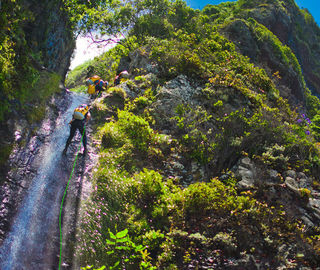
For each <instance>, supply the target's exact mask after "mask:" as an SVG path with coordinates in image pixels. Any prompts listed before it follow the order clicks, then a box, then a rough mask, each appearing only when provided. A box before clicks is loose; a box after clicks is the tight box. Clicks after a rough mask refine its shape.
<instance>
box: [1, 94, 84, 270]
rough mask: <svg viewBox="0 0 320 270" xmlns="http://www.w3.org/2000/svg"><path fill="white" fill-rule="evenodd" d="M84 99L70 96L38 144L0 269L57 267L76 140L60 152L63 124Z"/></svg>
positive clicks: (65, 128) (66, 129) (64, 134)
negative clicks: (35, 167) (65, 152)
mask: <svg viewBox="0 0 320 270" xmlns="http://www.w3.org/2000/svg"><path fill="white" fill-rule="evenodd" d="M85 102H87V96H85V95H75V94H74V95H72V103H71V105H70V106H69V108H68V110H66V111H65V113H63V114H62V115H61V116H60V117H58V118H57V119H56V125H55V126H56V128H55V130H54V131H53V132H52V134H51V135H50V136H48V137H47V138H46V142H45V143H44V144H43V145H42V146H41V149H40V151H39V152H38V154H37V156H36V158H35V161H34V162H38V163H39V167H38V170H37V173H36V176H35V177H34V178H33V180H32V183H31V184H30V187H29V190H28V192H27V194H26V196H25V198H24V200H23V202H22V203H21V204H20V209H19V210H18V213H17V215H16V217H15V219H14V222H13V225H12V228H11V230H10V232H9V233H8V234H7V237H6V239H5V240H4V242H3V244H2V246H1V247H0V269H1V270H13V269H17V270H18V269H19V270H22V269H23V270H28V269H57V265H58V260H59V258H58V254H59V243H60V240H59V226H58V219H59V210H60V204H61V199H62V195H63V192H64V189H65V187H66V184H67V181H68V179H69V176H70V173H71V170H72V166H73V160H74V154H75V152H76V151H74V153H73V150H75V149H77V148H76V147H78V145H79V140H80V139H79V138H78V144H77V145H75V144H74V146H73V149H70V150H69V154H68V155H67V157H63V156H62V155H61V153H62V150H63V148H64V145H65V142H66V138H67V136H68V134H69V126H68V125H67V123H68V122H69V121H70V118H71V115H72V112H73V110H74V108H75V107H76V106H78V105H79V104H81V103H85ZM80 163H81V160H80ZM82 163H83V162H82ZM68 211H69V210H68V209H65V211H64V212H65V213H66V214H65V215H69V213H68ZM70 211H71V212H72V211H73V212H74V211H76V210H75V209H70ZM71 214H72V213H71ZM73 214H74V213H73Z"/></svg>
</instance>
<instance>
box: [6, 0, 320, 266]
mask: <svg viewBox="0 0 320 270" xmlns="http://www.w3.org/2000/svg"><path fill="white" fill-rule="evenodd" d="M18 4H20V2H18ZM64 4H65V5H64V10H65V11H66V12H67V13H68V16H69V18H70V27H71V29H72V30H73V31H79V32H81V33H84V34H85V33H90V32H91V31H92V30H96V29H100V31H101V35H104V34H108V35H111V36H113V37H114V38H115V40H113V41H117V42H118V45H117V46H116V47H114V48H113V49H111V50H109V51H108V52H106V53H105V54H103V55H102V56H100V57H98V58H96V59H94V60H93V61H88V62H86V63H84V64H83V65H81V66H79V67H77V68H76V69H75V70H73V71H72V72H70V73H69V74H68V78H67V85H68V87H70V88H73V90H75V91H85V90H86V87H85V86H84V85H83V84H84V80H85V79H86V77H87V76H88V75H89V74H90V73H91V74H92V73H94V74H97V75H99V76H100V77H102V78H103V79H104V80H108V81H109V83H110V85H111V84H112V82H113V79H114V77H115V75H116V72H117V71H118V68H119V65H120V60H121V59H123V57H126V59H128V58H130V57H131V59H132V58H135V60H137V61H136V62H137V63H138V64H137V65H138V66H136V67H133V69H132V70H130V78H127V79H124V80H122V84H121V85H120V86H117V87H110V88H109V89H108V91H107V92H106V93H104V94H103V95H102V97H100V98H99V99H97V100H95V101H94V103H93V108H92V114H93V115H94V117H93V120H94V129H95V131H96V133H95V134H96V135H95V138H94V139H95V141H96V142H98V145H99V162H98V164H97V167H96V171H95V173H94V176H93V179H92V184H93V192H92V194H91V197H90V198H89V199H88V201H87V203H86V208H85V212H84V213H83V216H82V220H81V226H80V228H79V235H78V246H77V253H78V256H79V259H80V262H81V266H82V267H83V269H94V267H100V268H99V269H185V268H187V267H189V265H194V266H195V267H199V268H201V267H202V266H203V267H207V265H208V264H209V265H211V266H212V265H217V266H228V265H232V263H233V262H234V260H235V258H240V259H243V260H245V259H246V258H248V257H249V258H250V256H252V257H251V258H254V259H256V260H260V261H261V260H264V261H267V262H268V263H269V265H268V267H269V268H274V269H275V268H277V267H278V266H281V267H283V266H286V267H287V268H290V267H291V266H292V265H293V266H296V267H298V268H299V267H300V268H302V267H304V266H310V267H315V266H316V265H318V264H319V254H320V253H319V252H320V250H319V228H317V227H315V228H310V229H309V228H308V229H306V228H305V227H304V225H303V223H302V222H301V221H300V220H299V219H297V218H296V216H294V215H293V214H292V213H291V211H286V209H285V206H283V204H284V203H287V202H285V201H284V199H283V198H281V196H278V195H279V194H282V193H281V192H282V190H283V189H286V187H285V186H284V180H285V179H284V177H285V176H286V172H287V171H288V170H294V171H296V172H299V173H301V174H302V173H303V174H306V175H307V176H308V177H309V178H310V179H312V180H313V184H312V186H313V188H314V189H316V190H319V182H318V180H317V179H318V178H317V177H318V175H319V172H320V152H319V151H320V147H319V143H317V140H318V139H319V138H320V120H319V119H320V112H319V109H320V101H319V99H318V98H317V97H316V96H314V95H312V93H311V91H310V90H308V89H307V88H306V83H305V80H304V77H303V76H304V74H303V73H302V71H301V70H302V69H301V66H300V64H299V61H298V58H297V57H296V55H295V54H294V53H293V50H291V49H290V48H289V47H288V46H286V45H284V44H283V43H282V42H281V41H280V38H278V37H277V36H276V35H274V33H272V32H271V31H270V30H269V29H268V28H267V27H266V26H264V25H263V24H262V23H259V22H260V21H261V20H262V19H263V18H262V19H261V18H260V19H261V20H258V18H256V17H255V18H256V19H253V18H252V17H254V16H253V15H254V14H255V13H257V14H262V15H265V14H266V13H267V11H268V9H269V8H271V7H273V8H275V9H276V10H277V12H279V13H281V12H283V13H287V12H289V11H290V8H292V7H296V5H295V3H294V1H291V0H290V1H289V0H288V1H280V0H259V1H258V0H250V1H245V0H239V1H237V2H233V3H230V2H229V3H222V4H220V5H217V6H213V5H208V6H206V7H205V8H204V9H203V10H202V11H200V10H193V9H191V8H189V7H188V6H187V5H186V3H185V2H183V1H181V0H176V1H169V0H144V1H134V5H130V4H129V2H126V1H80V0H79V1H78V0H72V1H64ZM4 7H5V8H7V9H8V11H10V12H8V13H5V14H2V15H1V20H2V21H4V22H5V23H4V24H3V25H5V27H9V28H10V29H11V28H12V29H13V28H14V29H15V30H12V31H13V32H12V35H9V36H6V35H1V37H2V38H0V50H1V56H0V67H1V73H0V78H1V79H2V80H1V87H2V89H4V90H3V91H1V95H4V97H5V98H4V99H1V102H2V103H1V104H0V105H1V109H0V119H3V118H4V116H5V113H6V112H8V110H9V109H10V106H11V103H10V102H12V101H14V100H16V99H17V100H19V101H21V102H23V104H28V103H33V104H37V105H33V106H29V107H28V106H27V107H23V106H25V105H22V110H25V111H27V113H28V116H27V118H28V120H29V122H30V123H33V122H35V121H38V120H40V119H41V118H42V117H43V115H44V112H45V110H44V100H46V99H48V98H49V96H50V95H51V94H52V93H54V92H55V91H56V90H57V89H58V88H57V85H58V83H59V80H60V78H59V77H58V76H57V75H56V74H53V73H49V72H46V71H41V72H40V71H38V70H36V69H35V68H32V67H31V66H32V65H31V64H30V61H31V60H28V59H29V58H28V57H27V53H29V52H31V50H29V49H27V50H26V53H25V54H23V53H22V54H17V53H16V51H18V50H19V49H21V48H23V47H24V44H25V40H24V36H23V33H22V32H21V31H20V30H19V31H18V30H17V29H16V28H18V29H20V28H21V27H20V24H22V22H24V21H25V20H27V19H26V17H27V16H26V15H27V13H24V12H18V11H19V9H18V8H17V9H15V8H14V7H13V1H12V2H8V3H6V4H4ZM262 15H261V16H262ZM298 15H299V16H301V18H302V19H303V20H304V22H305V23H306V25H309V26H310V25H312V24H313V21H312V17H310V16H309V13H308V12H307V11H300V13H299V14H298ZM250 17H251V18H250ZM258 21H259V22H258ZM13 22H17V24H15V23H13ZM236 23H239V25H240V24H241V25H242V26H243V27H244V28H245V31H248V35H250V37H251V38H252V40H253V42H256V43H257V48H266V49H265V50H266V51H268V53H270V55H262V52H260V51H258V54H257V55H258V56H259V57H260V58H259V59H260V60H261V59H262V58H263V57H267V56H270V57H273V58H275V59H272V60H273V61H274V63H277V65H276V66H277V67H278V66H281V68H282V70H281V71H280V72H279V71H276V70H272V69H273V68H274V67H272V68H271V67H268V65H267V64H266V62H268V59H265V61H264V62H263V63H261V64H260V63H259V65H257V64H254V63H253V62H252V60H251V59H249V58H248V57H246V56H244V55H242V54H241V53H240V51H241V50H240V49H241V47H240V45H239V44H236V43H233V42H231V41H230V40H229V39H228V35H229V34H230V33H227V31H228V29H229V28H228V27H229V26H232V25H234V24H236ZM1 25H2V24H1ZM1 27H2V26H1ZM5 27H2V28H0V33H5V32H6V31H9V32H10V31H11V30H10V29H5ZM15 27H16V28H15ZM122 29H125V30H126V33H127V36H126V37H124V38H123V39H122V40H121V41H119V40H118V39H117V38H116V37H115V35H116V34H118V32H119V31H120V30H122ZM294 31H296V34H297V35H298V38H299V39H300V40H301V42H302V43H301V44H304V43H303V42H306V41H305V36H304V35H308V34H305V33H304V31H303V29H299V28H298V27H297V29H295V30H294ZM299 44H300V43H299ZM306 44H307V43H306ZM258 45H259V46H260V47H259V46H258ZM308 46H309V45H308V44H307V45H305V47H306V50H307V51H310V52H311V51H312V50H310V48H309V47H308ZM315 46H316V45H315ZM257 50H258V49H257ZM130 53H131V54H130ZM129 55H130V57H129ZM142 56H143V61H141V62H139V61H138V60H139V57H142ZM33 58H34V59H37V60H39V61H40V62H41V55H40V54H36V53H33ZM133 62H134V61H132V62H131V64H132V63H133ZM144 62H149V63H151V64H152V65H151V68H154V74H150V73H151V72H150V70H148V68H147V67H146V64H145V63H144ZM121 64H123V63H121ZM285 71H290V72H293V74H296V77H297V81H298V82H299V83H301V86H299V87H300V88H299V91H301V93H300V94H301V96H302V98H303V100H301V102H302V106H301V107H300V108H295V105H296V102H297V101H296V100H293V101H292V100H290V101H287V100H285V99H283V97H281V96H285V95H284V93H283V92H285V91H286V90H287V89H286V87H287V85H286V83H288V82H286V81H284V80H281V76H283V75H285V74H282V73H285ZM279 73H281V76H280V75H279ZM21 74H24V75H25V76H23V78H22V79H20V78H21V77H22V76H21ZM17 79H19V80H17ZM185 81H187V82H188V84H189V85H184V86H183V87H185V88H190V89H191V90H190V89H188V90H190V91H189V92H192V97H188V96H184V97H183V99H181V100H180V99H179V98H178V97H176V96H174V94H172V96H173V97H171V96H170V90H172V89H173V90H177V89H179V83H181V84H183V83H184V82H185ZM15 87H16V89H17V91H14V90H13V89H15ZM27 87H28V90H27ZM170 87H172V88H170ZM128 89H129V90H130V91H128ZM183 90H185V89H183ZM177 91H178V90H177ZM177 95H178V94H177ZM170 98H171V99H170ZM164 100H165V101H166V102H167V103H169V105H168V112H165V113H168V114H169V113H171V112H169V111H170V109H172V111H173V112H172V117H171V119H164V117H163V115H162V114H161V113H162V112H161V110H160V112H159V106H162V102H164ZM175 102H176V103H175ZM172 104H174V108H171V107H170V105H172ZM165 106H167V104H165V105H163V107H164V109H167V108H166V107H165ZM172 106H173V105H172ZM29 108H30V109H29ZM310 119H311V120H310ZM0 152H1V156H4V159H5V158H7V156H8V152H10V148H6V149H2V150H1V151H0ZM243 157H248V158H249V159H250V160H251V161H252V162H254V164H255V166H256V167H257V172H258V173H260V174H258V175H257V176H256V175H254V177H257V178H259V179H257V180H259V181H260V182H261V186H257V187H254V188H252V189H251V190H247V191H241V190H239V189H238V185H237V184H238V181H239V179H238V178H237V177H236V176H235V175H234V174H233V172H232V168H234V165H236V164H237V162H238V161H239V160H240V159H241V158H243ZM2 160H3V158H1V160H0V163H1V162H2ZM272 170H273V172H276V174H277V177H278V178H279V179H278V180H277V181H278V182H275V183H272V188H273V190H274V197H273V198H269V197H268V195H269V194H267V192H266V191H265V190H264V188H265V187H266V186H264V180H269V178H268V177H269V175H270V171H272ZM260 177H261V179H260ZM266 188H269V187H266ZM297 191H298V192H296V193H297V194H296V197H294V198H295V200H296V201H298V202H299V203H301V204H302V205H304V204H306V202H307V201H308V200H309V198H311V196H312V194H311V191H310V189H309V188H304V187H303V188H299V189H297ZM290 196H291V195H290ZM292 196H293V195H292ZM278 197H279V198H278ZM286 245H291V246H292V250H294V252H291V251H290V252H291V253H290V254H289V255H284V253H288V252H289V251H288V252H287V250H284V251H281V250H280V247H281V248H282V247H284V248H285V247H286ZM262 251H263V252H262ZM306 251H308V256H305V254H304V253H305V252H306ZM293 266H292V267H293ZM240 267H242V266H240Z"/></svg>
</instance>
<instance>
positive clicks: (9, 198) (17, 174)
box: [0, 92, 71, 244]
mask: <svg viewBox="0 0 320 270" xmlns="http://www.w3.org/2000/svg"><path fill="white" fill-rule="evenodd" d="M70 102H71V97H70V94H69V93H68V92H63V93H62V94H60V95H56V96H55V97H53V98H52V99H51V100H50V103H49V104H50V105H49V106H48V108H47V117H46V119H45V120H43V121H42V122H41V123H40V124H38V126H32V127H30V126H29V125H28V123H27V122H26V121H25V120H16V121H12V123H10V126H11V128H12V129H13V130H14V132H13V133H14V134H16V135H17V136H16V137H15V147H14V149H13V151H12V153H11V155H10V157H9V160H8V164H7V166H8V167H9V168H11V169H10V170H9V171H8V173H7V175H6V177H5V182H4V183H3V185H2V186H1V187H0V202H1V203H0V209H1V210H0V220H1V222H0V244H1V243H2V241H3V239H4V238H5V235H6V233H7V232H8V230H9V229H10V225H11V223H12V219H13V217H14V215H15V214H16V212H17V208H18V206H19V205H20V203H21V202H22V200H23V198H24V196H25V194H26V193H27V190H28V188H29V185H30V183H31V181H32V179H33V178H34V176H35V175H36V173H37V169H38V167H39V164H40V163H41V158H38V153H39V151H40V149H41V147H42V146H43V145H45V144H46V143H47V141H48V140H49V136H50V134H52V132H53V130H54V128H55V124H56V121H55V120H56V119H57V117H59V114H61V113H63V109H64V108H66V107H68V106H69V105H70ZM52 106H54V107H57V108H60V109H61V111H54V110H51V107H52Z"/></svg>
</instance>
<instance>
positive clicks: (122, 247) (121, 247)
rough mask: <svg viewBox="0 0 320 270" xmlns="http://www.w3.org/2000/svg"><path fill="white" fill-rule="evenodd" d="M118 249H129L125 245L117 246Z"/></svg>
mask: <svg viewBox="0 0 320 270" xmlns="http://www.w3.org/2000/svg"><path fill="white" fill-rule="evenodd" d="M116 249H118V250H128V249H129V248H128V247H124V246H120V247H116Z"/></svg>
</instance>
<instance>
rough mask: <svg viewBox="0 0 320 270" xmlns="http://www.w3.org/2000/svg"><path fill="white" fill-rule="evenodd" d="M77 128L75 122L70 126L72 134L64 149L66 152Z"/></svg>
mask: <svg viewBox="0 0 320 270" xmlns="http://www.w3.org/2000/svg"><path fill="white" fill-rule="evenodd" d="M76 130H77V127H76V125H75V124H74V122H73V123H72V124H71V127H70V135H69V138H68V139H67V142H66V146H65V148H64V150H63V153H64V154H65V153H66V152H67V150H68V147H69V145H70V143H71V141H72V139H73V137H74V134H75V133H76Z"/></svg>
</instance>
